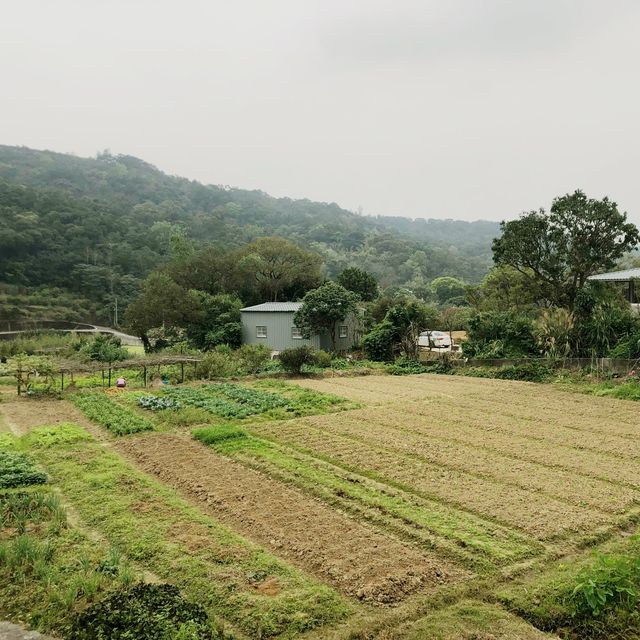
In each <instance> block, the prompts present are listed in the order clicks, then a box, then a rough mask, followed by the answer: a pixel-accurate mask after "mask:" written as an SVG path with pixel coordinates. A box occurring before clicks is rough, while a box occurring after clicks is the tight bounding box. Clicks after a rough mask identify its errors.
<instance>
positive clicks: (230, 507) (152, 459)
mask: <svg viewBox="0 0 640 640" xmlns="http://www.w3.org/2000/svg"><path fill="white" fill-rule="evenodd" d="M115 449H116V450H117V451H118V452H120V453H122V454H123V455H125V456H126V457H128V458H130V459H132V460H133V461H134V462H135V463H136V464H137V465H138V466H139V467H140V468H141V469H143V470H144V471H145V472H147V473H150V474H152V475H154V476H156V477H157V478H158V479H160V480H161V481H162V482H164V483H165V484H168V485H169V486H171V487H173V488H175V489H177V490H179V491H180V492H181V493H183V494H185V495H186V496H188V497H189V498H191V499H192V500H193V501H195V502H196V503H197V505H198V507H199V508H201V509H202V510H203V511H205V512H208V513H210V514H212V515H214V516H215V517H216V518H217V519H219V520H220V521H221V522H223V523H225V524H228V525H230V526H232V527H233V528H234V529H235V530H236V531H238V532H240V533H242V534H243V535H245V536H247V537H248V538H250V539H252V540H254V541H255V542H257V543H259V544H261V545H264V546H266V547H269V548H270V549H272V550H273V551H274V553H276V554H277V555H279V556H280V557H283V558H286V559H287V560H289V561H290V562H291V563H292V564H295V565H298V566H300V567H301V568H302V569H303V570H306V571H309V572H311V573H313V574H315V575H317V576H319V577H320V578H321V579H323V580H325V581H327V582H330V583H331V584H332V585H333V586H335V587H336V588H338V589H340V590H341V591H343V592H344V593H347V594H349V595H351V596H356V597H358V598H360V599H362V600H366V601H371V602H375V603H392V602H395V601H398V600H402V599H403V598H404V597H405V596H406V595H408V594H409V593H411V592H413V591H416V590H419V589H422V588H428V587H435V586H437V585H440V584H444V583H445V582H449V581H453V580H460V579H463V578H465V577H467V576H468V575H469V574H467V573H466V572H464V571H463V570H461V569H458V568H454V567H452V566H450V565H448V563H447V562H446V561H441V560H439V559H437V558H435V557H433V556H429V555H426V554H423V553H420V552H419V551H417V550H415V549H411V548H409V547H405V546H404V545H403V544H402V543H400V542H399V541H396V540H394V539H391V538H388V537H386V536H384V535H382V534H380V533H378V532H377V531H375V530H374V529H373V528H370V527H368V526H366V525H364V524H361V523H359V522H356V521H355V520H352V519H351V518H349V517H348V516H346V515H345V514H343V513H341V512H339V511H336V510H334V509H331V508H329V507H327V506H325V505H324V504H322V503H321V502H319V501H316V500H314V499H312V498H310V497H308V496H305V495H304V494H302V493H299V492H298V491H296V490H294V489H292V488H290V487H288V486H286V485H284V484H282V483H280V482H278V481H277V480H274V479H272V478H269V477H268V476H265V475H263V474H261V473H259V472H257V471H253V470H250V469H247V468H245V467H243V466H242V465H240V464H238V463H236V462H233V461H231V460H229V459H227V458H224V457H222V456H219V455H217V454H215V453H214V452H213V451H211V450H210V449H207V448H206V447H205V446H204V445H202V444H200V443H197V442H194V441H193V440H191V439H190V438H189V437H186V436H181V435H175V434H153V435H148V436H144V437H139V438H133V439H126V440H124V439H123V440H119V441H118V442H117V443H116V444H115Z"/></svg>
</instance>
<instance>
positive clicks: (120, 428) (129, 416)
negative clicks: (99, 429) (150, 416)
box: [72, 393, 153, 436]
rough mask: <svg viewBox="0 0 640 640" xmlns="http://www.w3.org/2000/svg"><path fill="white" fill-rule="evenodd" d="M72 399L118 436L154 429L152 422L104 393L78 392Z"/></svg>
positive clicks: (88, 414) (90, 416)
mask: <svg viewBox="0 0 640 640" xmlns="http://www.w3.org/2000/svg"><path fill="white" fill-rule="evenodd" d="M72 399H73V401H74V402H75V404H76V405H77V406H78V407H79V408H80V409H81V410H82V411H83V412H84V413H85V414H86V415H87V416H88V417H89V418H90V419H91V420H95V421H96V422H97V423H98V424H101V425H102V426H103V427H106V428H107V429H109V431H111V432H112V433H114V434H115V435H117V436H122V435H125V434H128V433H138V432H139V431H149V430H151V429H153V423H152V422H150V421H149V420H147V419H146V418H144V417H142V416H139V415H136V414H135V413H133V412H132V411H131V409H128V408H126V407H123V406H122V405H120V404H118V403H116V402H114V401H113V400H111V399H110V398H108V397H107V396H106V395H104V394H99V393H97V394H94V393H91V394H78V395H75V396H73V397H72Z"/></svg>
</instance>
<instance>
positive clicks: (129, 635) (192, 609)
mask: <svg viewBox="0 0 640 640" xmlns="http://www.w3.org/2000/svg"><path fill="white" fill-rule="evenodd" d="M66 637H67V638H68V639H69V640H94V639H95V638H109V639H110V640H125V639H126V640H129V639H133V638H135V640H174V639H175V638H184V639H185V640H187V639H188V640H214V639H216V638H222V637H223V636H222V634H220V633H219V632H216V631H214V630H213V629H212V627H211V624H210V622H209V618H208V616H207V612H206V611H205V610H204V608H203V607H202V606H201V605H199V604H196V603H192V602H189V601H187V600H185V598H184V597H183V596H182V595H181V594H180V591H179V589H178V588H177V587H175V586H173V585H170V584H145V583H142V584H138V585H136V586H134V587H132V588H130V589H127V590H124V591H120V592H117V593H114V594H113V595H111V596H109V597H107V598H105V599H104V600H102V601H101V602H98V603H96V604H94V605H92V606H91V607H89V608H88V609H86V610H85V611H83V612H82V613H80V614H79V615H78V616H77V617H76V618H75V620H74V621H73V623H72V625H71V629H70V632H69V633H68V635H67V636H66Z"/></svg>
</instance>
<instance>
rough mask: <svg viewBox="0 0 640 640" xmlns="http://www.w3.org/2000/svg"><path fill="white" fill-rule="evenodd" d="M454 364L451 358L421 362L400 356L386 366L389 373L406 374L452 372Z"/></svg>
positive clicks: (394, 374)
mask: <svg viewBox="0 0 640 640" xmlns="http://www.w3.org/2000/svg"><path fill="white" fill-rule="evenodd" d="M452 368H453V365H452V364H451V361H450V360H449V359H444V358H442V359H441V360H439V361H438V362H431V363H429V364H427V363H426V362H420V361H418V360H413V359H411V358H405V357H400V358H398V359H397V360H396V361H395V362H394V363H393V364H391V365H388V366H387V367H386V371H387V373H390V374H391V375H393V376H406V375H411V374H416V373H451V370H452Z"/></svg>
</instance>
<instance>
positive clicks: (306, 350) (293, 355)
mask: <svg viewBox="0 0 640 640" xmlns="http://www.w3.org/2000/svg"><path fill="white" fill-rule="evenodd" d="M278 357H279V359H280V364H281V365H282V368H283V369H284V370H285V371H286V372H287V373H290V374H292V375H300V373H301V372H302V367H304V365H312V364H314V362H315V352H314V350H313V349H312V348H311V347H309V346H307V345H303V346H301V347H294V348H292V349H285V350H284V351H281V352H280V355H279V356H278Z"/></svg>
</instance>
